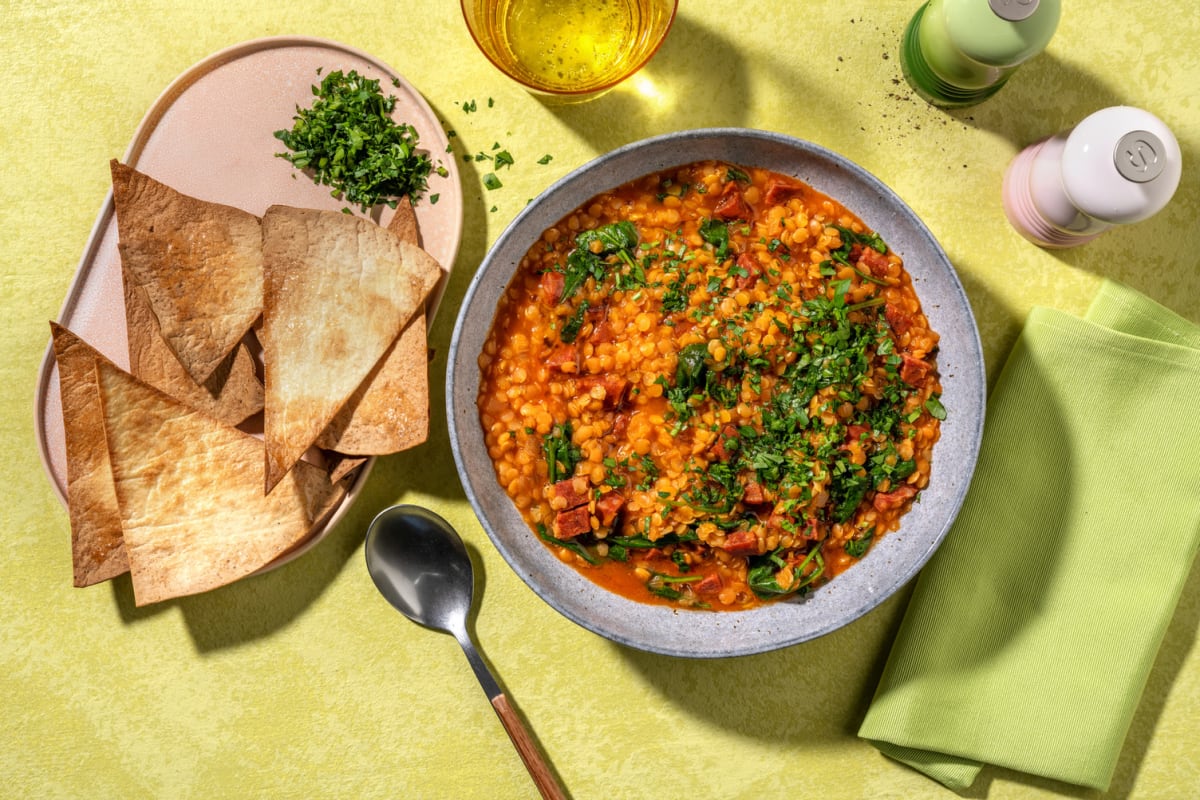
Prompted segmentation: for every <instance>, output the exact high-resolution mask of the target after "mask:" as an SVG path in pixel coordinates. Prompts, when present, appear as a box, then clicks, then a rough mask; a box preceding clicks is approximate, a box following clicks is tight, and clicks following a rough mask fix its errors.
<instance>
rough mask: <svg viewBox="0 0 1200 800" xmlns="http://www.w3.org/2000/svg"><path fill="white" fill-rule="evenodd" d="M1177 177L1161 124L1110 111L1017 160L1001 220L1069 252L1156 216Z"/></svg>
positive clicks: (1178, 168) (1171, 144) (1142, 114)
mask: <svg viewBox="0 0 1200 800" xmlns="http://www.w3.org/2000/svg"><path fill="white" fill-rule="evenodd" d="M1181 172H1182V160H1181V158H1180V153H1179V142H1177V141H1176V140H1175V137H1174V135H1172V133H1171V131H1170V129H1168V128H1167V126H1166V125H1165V124H1163V122H1162V120H1160V119H1159V118H1158V117H1156V116H1154V115H1153V114H1151V113H1149V112H1148V111H1143V110H1141V109H1139V108H1133V107H1131V106H1113V107H1111V108H1106V109H1103V110H1101V111H1097V112H1096V113H1094V114H1092V115H1091V116H1088V117H1087V118H1085V119H1084V120H1083V121H1082V122H1080V123H1079V124H1078V125H1076V126H1075V128H1074V129H1072V130H1070V131H1067V132H1064V133H1060V134H1058V135H1057V136H1051V137H1050V138H1048V139H1043V140H1042V141H1040V142H1036V143H1034V144H1032V145H1030V146H1029V147H1027V148H1025V149H1024V150H1022V151H1021V152H1020V153H1018V154H1017V156H1016V158H1014V159H1013V160H1012V163H1010V164H1009V165H1008V169H1007V171H1005V173H1004V188H1003V198H1004V213H1005V215H1006V216H1007V217H1008V221H1009V222H1010V223H1012V226H1013V227H1014V228H1016V229H1017V232H1018V233H1020V234H1021V235H1022V236H1024V237H1025V238H1026V239H1028V240H1029V241H1031V242H1033V243H1034V244H1036V245H1038V246H1040V247H1046V248H1054V249H1060V248H1067V247H1074V246H1076V245H1080V244H1084V243H1085V242H1090V241H1091V240H1092V239H1095V238H1096V237H1097V236H1099V235H1100V234H1101V233H1103V232H1104V231H1106V230H1108V229H1109V228H1111V227H1113V226H1114V225H1123V224H1128V223H1131V222H1138V221H1140V220H1143V219H1146V218H1147V217H1151V216H1153V215H1154V214H1156V213H1158V211H1159V210H1161V209H1162V207H1163V206H1165V205H1166V204H1167V203H1168V202H1169V201H1170V199H1171V196H1172V195H1174V194H1175V189H1176V187H1177V186H1179V176H1180V174H1181Z"/></svg>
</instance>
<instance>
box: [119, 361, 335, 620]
mask: <svg viewBox="0 0 1200 800" xmlns="http://www.w3.org/2000/svg"><path fill="white" fill-rule="evenodd" d="M97 374H98V377H99V384H100V391H101V395H102V397H103V405H104V421H105V430H106V434H107V441H108V451H109V460H110V463H111V464H112V475H113V482H114V485H115V487H116V494H117V500H118V505H119V507H120V511H121V524H122V528H123V530H124V539H125V550H126V553H127V554H128V557H129V568H130V573H131V576H132V579H133V592H134V599H135V601H136V602H137V604H138V605H145V604H147V603H154V602H158V601H160V600H166V599H169V598H172V597H180V596H183V595H188V594H195V593H197V592H203V591H206V590H209V589H213V588H216V587H218V586H223V585H225V584H228V583H230V582H232V581H235V580H237V579H238V578H241V577H244V576H246V575H249V574H251V573H252V572H254V571H256V570H258V569H260V568H261V567H263V566H265V565H267V564H269V563H270V562H271V561H273V560H274V559H275V558H277V557H278V556H280V555H281V554H283V553H284V552H286V551H287V550H289V549H290V548H292V547H293V546H294V545H296V544H297V543H298V542H300V541H301V540H303V539H304V538H305V536H306V535H307V534H308V532H309V530H310V529H311V528H312V526H313V524H314V523H315V522H317V521H319V520H320V519H321V518H323V517H324V516H325V515H326V514H327V513H328V512H329V511H330V510H331V509H332V508H333V507H334V505H335V504H336V503H337V502H338V501H340V500H341V498H342V496H343V494H344V486H343V485H342V484H337V485H331V484H330V483H329V480H328V478H327V477H326V474H325V472H324V471H323V470H321V469H319V468H317V467H315V466H313V465H312V464H309V463H307V462H304V463H301V464H298V465H296V467H295V469H293V470H292V471H291V473H290V474H289V475H288V477H287V479H286V480H284V481H282V482H281V483H280V484H279V486H278V487H276V489H275V491H273V492H271V493H270V494H267V495H264V494H263V493H262V482H263V460H264V459H263V444H262V442H261V441H259V440H258V439H256V438H255V437H253V436H251V435H249V434H247V433H244V432H242V431H239V430H238V429H236V428H231V427H228V426H226V425H223V424H222V423H220V422H218V421H216V420H214V419H213V418H211V417H209V416H208V415H207V414H204V413H203V412H200V411H195V410H193V409H191V408H188V407H187V406H185V405H184V404H182V403H180V402H179V401H177V400H175V399H174V398H171V397H168V396H167V395H165V394H163V393H162V392H160V391H158V390H157V389H154V388H153V387H151V386H149V385H147V384H145V383H142V382H141V381H139V380H138V379H136V378H134V377H133V376H131V375H129V374H128V373H126V372H123V371H122V370H120V369H118V368H117V367H115V366H114V365H112V364H111V363H108V362H107V361H98V362H97Z"/></svg>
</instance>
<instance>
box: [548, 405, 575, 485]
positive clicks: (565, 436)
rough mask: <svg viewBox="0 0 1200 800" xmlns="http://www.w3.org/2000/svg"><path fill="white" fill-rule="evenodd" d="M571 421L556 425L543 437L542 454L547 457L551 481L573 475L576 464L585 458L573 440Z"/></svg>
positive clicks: (554, 481)
mask: <svg viewBox="0 0 1200 800" xmlns="http://www.w3.org/2000/svg"><path fill="white" fill-rule="evenodd" d="M571 435H572V431H571V422H570V421H569V420H568V421H567V422H564V423H562V424H561V425H555V426H554V427H553V428H551V429H550V433H548V434H546V436H545V437H543V438H542V454H543V455H545V457H546V469H547V470H548V471H549V475H550V483H558V482H559V481H560V480H562V479H564V478H569V477H571V476H572V475H573V474H574V472H575V465H576V464H578V463H579V461H580V459H581V458H583V454H582V453H581V452H580V451H579V448H578V447H576V446H575V443H574V442H572V441H571Z"/></svg>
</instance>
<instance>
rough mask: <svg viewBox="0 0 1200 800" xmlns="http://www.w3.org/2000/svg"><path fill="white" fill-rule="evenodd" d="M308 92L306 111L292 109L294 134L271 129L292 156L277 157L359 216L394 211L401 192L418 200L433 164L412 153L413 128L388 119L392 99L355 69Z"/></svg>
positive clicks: (335, 74)
mask: <svg viewBox="0 0 1200 800" xmlns="http://www.w3.org/2000/svg"><path fill="white" fill-rule="evenodd" d="M312 92H313V95H315V97H316V99H315V100H313V104H312V107H311V108H307V109H301V108H300V107H297V108H296V116H295V117H293V118H292V119H293V122H294V124H293V125H292V129H291V130H278V131H275V138H276V139H279V141H281V142H283V144H284V146H285V147H287V149H288V151H290V152H284V153H276V154H275V155H276V156H278V157H279V158H283V159H286V160H288V161H290V162H291V163H292V165H293V166H295V167H296V168H297V169H300V170H305V171H307V172H308V173H309V176H310V177H311V178H312V179H313V182H315V183H317V184H320V185H324V186H330V187H332V191H331V192H330V194H332V195H333V196H334V197H335V198H337V199H339V200H343V199H344V200H345V201H346V202H349V203H353V204H354V205H357V206H358V207H359V208H360V209H362V210H363V211H364V212H367V211H369V210H370V209H371V208H372V207H373V206H375V205H378V204H380V203H386V204H387V205H388V206H390V207H392V208H395V207H396V203H397V202H398V201H399V199H400V198H401V197H404V196H405V195H407V196H408V197H409V198H410V199H411V200H412V201H413V202H414V203H416V202H417V200H419V199H420V197H421V196H422V195H423V194H424V193H425V190H426V188H427V186H428V178H429V175H430V173H431V172H433V171H434V170H435V166H434V164H433V161H432V159H431V158H430V157H429V154H428V153H425V152H421V151H419V150H418V149H417V146H418V144H419V143H420V137H419V136H418V134H417V131H416V129H415V128H414V127H413V126H411V125H408V124H406V123H397V122H396V121H395V120H394V119H392V111H393V110H394V109H395V107H396V98H395V97H394V96H391V95H388V96H384V94H383V92H382V91H381V90H380V88H379V81H378V80H372V79H370V78H366V77H364V76H362V75H359V74H358V72H356V71H355V70H350V71H349V72H348V73H343V72H342V71H341V70H335V71H333V72H330V73H329V74H328V75H326V76H325V77H324V79H323V80H322V81H321V84H320V85H319V86H313V87H312ZM436 169H437V171H438V174H443V173H444V170H445V168H444V167H436Z"/></svg>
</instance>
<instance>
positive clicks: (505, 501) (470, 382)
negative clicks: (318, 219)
mask: <svg viewBox="0 0 1200 800" xmlns="http://www.w3.org/2000/svg"><path fill="white" fill-rule="evenodd" d="M705 159H716V160H721V161H726V162H729V163H732V164H738V165H744V166H757V167H764V168H767V169H770V170H774V171H776V172H780V173H783V174H785V175H792V176H795V177H797V178H799V179H801V180H803V181H805V182H806V183H808V184H810V185H811V186H813V187H815V188H816V189H818V190H820V191H822V192H824V193H826V194H828V195H830V196H831V197H834V198H836V199H838V200H840V201H841V202H842V203H843V204H844V205H845V206H846V207H847V208H849V209H850V210H851V211H853V212H854V213H856V214H857V215H858V216H859V217H860V218H861V219H862V220H863V221H864V222H865V223H866V224H867V225H868V226H870V227H871V228H872V229H874V230H877V231H878V232H879V233H880V235H881V236H882V237H883V238H884V240H885V241H886V242H887V243H888V245H889V246H890V247H891V248H892V249H894V250H895V251H896V252H897V253H899V254H900V256H901V257H902V258H903V259H904V263H905V266H906V268H907V269H908V271H909V273H910V274H911V275H912V278H913V283H914V285H915V287H916V290H917V294H918V296H919V297H920V299H921V303H922V307H923V308H924V310H925V313H926V315H927V316H928V317H929V320H930V323H931V325H932V327H933V329H934V330H935V331H937V332H938V333H939V334H940V335H941V344H940V349H939V352H938V368H939V370H940V372H941V376H942V387H943V390H944V391H943V394H942V403H943V404H944V405H945V407H946V409H947V411H948V414H949V416H948V418H947V419H946V420H945V422H943V423H942V433H941V438H940V440H939V441H938V443H937V445H936V446H935V447H934V451H933V468H932V477H931V480H930V483H929V486H928V488H927V489H926V490H925V491H924V492H922V494H921V502H919V503H917V504H915V505H914V506H913V509H912V511H911V512H909V513H908V514H907V515H905V517H904V518H903V522H902V527H901V528H900V530H898V531H895V532H893V533H889V534H888V535H886V536H884V537H882V538H881V539H880V540H879V541H878V542H876V544H875V546H874V547H873V548H872V549H871V551H870V552H869V553H868V554H867V556H866V557H865V558H864V559H863V560H862V561H861V562H860V563H859V564H857V565H855V566H854V567H852V568H851V569H850V570H848V571H847V572H845V573H843V574H842V575H840V576H838V577H837V578H835V579H834V580H832V581H830V582H829V583H828V584H827V585H825V586H823V587H821V588H819V589H817V590H816V591H814V592H812V593H810V594H809V595H808V596H807V597H805V598H802V599H793V600H787V601H783V602H776V603H773V604H769V605H766V606H763V607H761V608H757V609H753V610H750V611H739V612H711V611H685V610H677V609H674V608H669V607H666V606H656V605H648V604H643V603H637V602H634V601H632V600H628V599H626V598H624V597H620V596H618V595H616V594H613V593H610V592H608V591H606V590H604V589H602V588H600V587H598V586H597V585H595V584H594V583H592V582H591V581H589V580H588V579H586V578H584V577H583V576H581V575H580V574H579V573H578V572H576V571H575V570H574V569H573V568H572V567H570V566H568V565H566V564H563V563H562V562H561V561H559V560H558V559H557V558H556V557H555V556H554V554H553V553H551V551H550V550H549V549H548V548H547V547H546V546H545V545H544V544H543V543H542V542H541V541H540V540H539V539H538V537H537V536H536V534H534V532H533V531H531V530H530V528H529V526H528V525H527V524H526V523H525V521H524V520H523V519H522V518H521V515H520V514H519V513H518V512H517V509H516V507H515V506H514V505H513V503H512V502H511V500H510V499H509V498H508V495H507V494H505V492H504V490H503V489H502V488H501V487H500V485H499V483H498V482H497V480H496V473H495V470H494V468H493V466H492V462H491V460H490V458H489V457H488V454H487V449H486V447H485V445H484V436H483V429H482V427H481V426H480V423H479V414H478V411H477V408H476V404H475V403H476V397H477V395H478V392H479V380H480V372H479V367H478V365H477V362H476V359H477V356H478V355H479V353H480V351H481V350H482V348H483V344H484V341H485V340H486V338H487V335H488V331H489V329H490V327H491V324H492V320H493V317H494V314H495V309H496V303H497V301H498V299H499V297H500V295H501V294H502V293H503V292H504V290H505V288H506V287H507V285H508V283H509V280H510V279H511V278H512V275H513V273H514V271H515V270H516V267H517V265H518V264H519V262H520V260H521V257H522V256H523V255H524V254H525V252H526V251H527V250H528V249H529V247H530V246H531V245H532V244H533V243H534V242H535V241H537V239H538V238H539V237H540V236H541V234H542V232H543V231H544V230H545V229H546V228H548V227H550V226H551V225H553V224H554V223H555V222H557V221H558V220H559V219H560V218H562V217H563V216H565V215H566V214H567V213H569V212H570V211H573V210H574V209H575V208H576V207H578V206H580V205H582V204H583V203H584V202H585V201H587V200H588V199H590V198H591V197H593V196H595V195H597V194H599V193H601V192H603V191H606V190H608V189H611V188H613V187H616V186H619V185H621V184H623V183H625V182H627V181H630V180H633V179H634V178H637V177H640V176H642V175H646V174H649V173H652V172H657V171H659V170H662V169H666V168H669V167H672V166H677V165H680V164H686V163H690V162H692V161H701V160H705ZM446 398H447V401H446V402H447V415H448V420H449V427H450V441H451V446H452V448H453V450H454V459H455V461H456V462H457V465H458V470H459V475H460V477H461V478H462V482H463V487H464V488H465V489H466V493H467V497H468V498H469V499H470V501H471V504H472V505H473V506H474V509H475V513H476V514H477V515H478V516H479V519H480V520H481V521H482V523H483V526H484V529H485V530H486V531H487V533H488V535H489V536H490V537H491V539H492V542H493V543H494V544H495V546H496V548H497V549H498V550H499V551H500V553H501V554H502V555H503V556H504V558H505V559H506V560H507V561H508V563H509V565H510V566H511V567H512V568H513V570H514V571H516V573H517V574H518V575H519V576H520V577H521V579H522V580H524V581H525V583H527V584H528V585H529V587H530V588H531V589H533V591H534V592H536V593H537V594H538V596H540V597H541V598H542V599H543V600H545V601H546V602H547V603H549V604H550V605H551V606H553V607H554V608H555V609H557V610H558V611H559V612H561V613H562V614H564V615H565V616H567V617H568V618H569V619H571V620H573V621H575V622H576V623H578V624H580V625H582V626H583V627H585V628H587V629H589V630H591V631H594V632H595V633H598V634H600V635H601V636H604V637H607V638H608V639H611V640H612V641H614V642H619V643H621V644H623V645H628V646H630V647H635V648H638V649H640V650H646V651H650V652H654V653H662V654H665V655H672V656H684V657H692V658H719V657H724V656H737V655H746V654H750V653H761V652H765V651H769V650H773V649H776V648H780V647H786V646H789V645H794V644H797V643H799V642H804V641H807V640H809V639H813V638H815V637H817V636H821V635H823V634H826V633H829V632H830V631H833V630H835V629H837V628H840V627H841V626H843V625H846V624H848V623H850V622H852V621H854V620H856V619H858V618H859V617H861V616H862V615H864V614H866V613H867V612H868V611H870V610H871V609H873V608H874V607H875V606H877V605H879V603H881V602H883V600H885V599H886V598H887V597H888V596H889V595H891V594H892V593H893V592H895V591H896V590H897V589H899V588H900V587H902V586H903V585H904V584H905V583H907V582H908V581H909V580H910V579H911V578H912V577H913V576H914V575H916V574H917V572H918V571H919V570H920V569H921V567H922V566H923V565H924V564H925V562H926V561H927V560H928V559H929V557H930V556H931V555H933V552H934V551H935V550H936V549H937V547H938V545H939V544H940V543H941V541H942V538H943V537H944V536H945V535H946V531H947V530H948V529H949V527H950V524H951V522H953V520H954V517H955V515H956V514H957V513H958V510H959V507H960V506H961V504H962V500H963V496H964V495H965V493H966V491H967V486H968V484H969V483H970V479H971V473H972V471H973V470H974V468H975V459H976V455H977V454H978V451H979V442H980V437H981V435H982V432H983V412H984V402H985V375H984V363H983V354H982V350H981V347H980V343H979V333H978V331H977V329H976V327H975V320H974V317H973V316H972V314H971V307H970V305H969V303H968V301H967V297H966V294H965V293H964V292H963V288H962V285H961V284H960V283H959V280H958V277H957V275H956V274H955V272H954V268H953V267H952V266H951V265H950V262H949V260H948V259H947V258H946V254H945V253H944V252H943V251H942V249H941V247H940V246H939V245H938V243H937V242H936V241H935V240H934V238H933V236H932V235H931V234H930V232H929V230H928V229H927V228H926V227H925V225H924V224H923V223H922V222H921V220H920V219H918V218H917V216H916V214H914V213H913V211H912V209H910V208H909V207H908V206H907V205H905V203H904V201H902V200H901V199H900V198H899V197H897V196H896V194H895V193H894V192H892V191H891V190H890V189H888V187H887V186H885V185H884V184H883V183H882V182H880V181H879V180H878V179H877V178H875V177H874V176H873V175H871V174H870V173H868V172H866V171H865V170H863V169H862V168H861V167H859V166H857V165H856V164H854V163H852V162H850V161H848V160H847V159H846V158H844V157H842V156H840V155H838V154H837V153H834V152H832V151H830V150H827V149H825V148H823V147H819V146H817V145H814V144H812V143H810V142H805V141H802V140H799V139H794V138H791V137H788V136H783V135H780V134H776V133H767V132H763V131H757V130H747V129H740V128H739V129H706V130H693V131H683V132H680V133H672V134H668V135H665V136H660V137H656V138H653V139H646V140H644V141H641V142H636V143H634V144H630V145H627V146H625V147H622V148H620V149H618V150H614V151H613V152H611V153H608V154H607V155H604V156H601V157H600V158H597V159H596V160H595V161H592V162H591V163H589V164H586V165H584V166H583V167H580V168H579V169H577V170H576V171H574V172H572V173H571V174H570V175H568V176H566V177H565V178H563V179H562V180H560V181H558V182H557V183H555V184H554V185H553V186H551V187H550V188H549V189H547V190H546V191H545V192H543V193H542V194H541V195H540V196H539V197H538V198H537V199H536V200H534V201H533V202H532V203H530V204H529V205H528V206H526V207H525V209H524V210H523V211H522V212H521V213H520V214H519V215H518V216H517V218H516V219H515V220H513V222H512V224H511V225H509V227H508V228H507V229H506V230H505V231H504V233H503V234H502V235H501V236H500V238H499V239H498V240H497V241H496V244H495V246H494V247H493V248H492V250H491V252H489V253H488V255H487V257H486V258H485V259H484V262H483V264H482V265H481V266H480V268H479V271H478V273H476V275H475V277H474V279H473V280H472V281H471V285H470V287H469V288H468V289H467V294H466V297H465V299H464V300H463V304H462V308H461V309H460V311H459V316H458V321H457V323H456V325H455V328H454V334H453V339H452V341H451V344H450V356H449V368H448V372H447V387H446Z"/></svg>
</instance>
